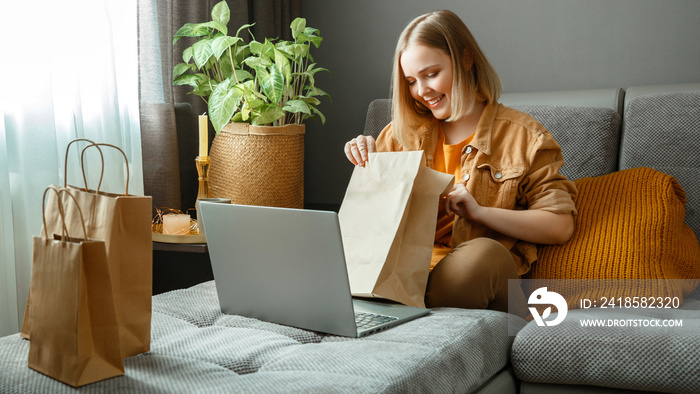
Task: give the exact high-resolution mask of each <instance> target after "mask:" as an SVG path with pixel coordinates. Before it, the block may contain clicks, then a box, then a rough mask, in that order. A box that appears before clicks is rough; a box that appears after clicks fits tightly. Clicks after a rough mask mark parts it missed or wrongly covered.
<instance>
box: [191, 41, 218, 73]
mask: <svg viewBox="0 0 700 394" xmlns="http://www.w3.org/2000/svg"><path fill="white" fill-rule="evenodd" d="M212 54H213V53H212V49H211V40H209V39H206V38H204V39H201V40H199V41H197V42H195V43H194V45H192V57H193V58H194V63H195V64H196V65H197V67H199V68H203V67H204V65H205V64H207V61H209V58H210V57H211V55H212Z"/></svg>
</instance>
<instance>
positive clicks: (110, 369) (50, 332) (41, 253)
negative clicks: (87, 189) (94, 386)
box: [27, 187, 124, 387]
mask: <svg viewBox="0 0 700 394" xmlns="http://www.w3.org/2000/svg"><path fill="white" fill-rule="evenodd" d="M49 190H53V191H55V192H56V193H52V194H51V195H54V198H53V200H54V202H55V203H58V204H60V203H62V202H65V204H64V205H69V204H73V201H68V200H71V198H67V197H68V196H70V195H69V193H68V192H67V191H66V190H65V189H63V190H61V191H60V192H59V191H58V190H57V189H54V188H51V187H49V188H47V189H46V191H47V192H48V191H49ZM59 193H60V195H59ZM61 196H63V198H61ZM70 197H72V196H70ZM45 198H46V192H45V193H44V199H45ZM42 203H43V201H42ZM56 209H57V210H58V211H59V212H61V211H63V209H62V208H61V206H58V207H57V208H56ZM75 212H77V213H78V218H77V220H78V221H81V218H80V216H79V212H80V210H79V209H75ZM45 228H46V226H45V227H44V235H45V237H34V238H33V240H32V241H33V251H32V276H31V284H30V287H31V294H32V296H31V297H32V298H31V301H32V303H31V307H30V309H29V315H30V316H31V342H30V344H29V357H28V363H27V364H28V366H29V368H32V369H34V370H36V371H39V372H41V373H43V374H45V375H48V376H50V377H52V378H54V379H57V380H60V381H61V382H63V383H66V384H69V385H71V386H74V387H78V386H82V385H85V384H88V383H93V382H97V381H99V380H103V379H107V378H111V377H114V376H120V375H123V374H124V364H123V360H122V356H121V347H120V345H119V332H118V328H117V316H116V313H115V309H114V299H113V294H112V283H111V278H110V272H109V266H108V263H107V253H106V249H105V242H104V241H95V240H92V239H89V238H88V235H89V233H86V232H85V231H87V230H86V228H85V226H81V229H80V235H83V237H84V238H82V239H77V238H70V237H69V236H68V235H69V234H70V235H78V234H76V233H70V232H66V231H62V235H60V236H59V235H56V236H55V238H56V239H51V238H49V233H47V232H46V231H45Z"/></svg>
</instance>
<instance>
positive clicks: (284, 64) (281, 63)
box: [274, 48, 292, 86]
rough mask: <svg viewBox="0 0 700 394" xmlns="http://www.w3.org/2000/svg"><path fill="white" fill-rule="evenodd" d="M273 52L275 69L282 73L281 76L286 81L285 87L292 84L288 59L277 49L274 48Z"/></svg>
mask: <svg viewBox="0 0 700 394" xmlns="http://www.w3.org/2000/svg"><path fill="white" fill-rule="evenodd" d="M274 51H275V64H276V65H277V68H279V69H280V71H282V75H284V79H285V81H286V83H285V85H286V86H289V85H290V84H291V82H292V66H291V64H290V63H289V59H288V58H287V56H285V55H284V53H282V51H280V50H279V49H277V48H274Z"/></svg>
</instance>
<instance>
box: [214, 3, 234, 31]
mask: <svg viewBox="0 0 700 394" xmlns="http://www.w3.org/2000/svg"><path fill="white" fill-rule="evenodd" d="M229 19H231V10H230V9H229V8H228V4H226V0H222V1H220V2H219V3H217V4H216V5H215V6H214V8H212V10H211V20H213V21H216V22H219V23H221V24H223V25H226V24H227V23H228V21H229Z"/></svg>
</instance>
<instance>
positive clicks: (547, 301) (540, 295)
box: [527, 287, 569, 327]
mask: <svg viewBox="0 0 700 394" xmlns="http://www.w3.org/2000/svg"><path fill="white" fill-rule="evenodd" d="M527 303H528V304H529V305H554V306H555V307H557V311H558V313H557V317H556V318H555V319H554V320H547V318H548V317H549V316H550V315H551V314H552V307H551V306H550V307H547V309H545V310H544V311H543V312H542V316H540V314H539V313H538V312H537V308H535V307H532V306H528V309H530V313H531V314H532V317H534V318H535V322H536V323H537V325H538V326H540V327H543V326H545V325H547V326H556V325H557V324H559V323H561V322H562V321H564V318H566V313H567V312H568V311H569V308H568V307H567V306H566V300H565V299H564V297H562V296H561V295H560V294H559V293H556V292H553V291H547V288H546V287H540V288H539V289H537V290H535V291H534V292H532V294H530V298H529V299H528V300H527Z"/></svg>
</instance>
